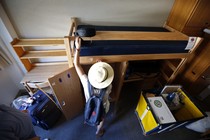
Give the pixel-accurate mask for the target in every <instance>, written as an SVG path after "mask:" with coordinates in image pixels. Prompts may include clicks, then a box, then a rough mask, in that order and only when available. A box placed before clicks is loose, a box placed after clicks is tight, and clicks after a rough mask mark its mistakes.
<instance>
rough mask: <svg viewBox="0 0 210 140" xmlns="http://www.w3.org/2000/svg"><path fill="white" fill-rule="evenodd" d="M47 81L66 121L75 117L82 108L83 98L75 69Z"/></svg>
mask: <svg viewBox="0 0 210 140" xmlns="http://www.w3.org/2000/svg"><path fill="white" fill-rule="evenodd" d="M48 81H49V84H50V86H51V88H52V90H53V92H54V94H55V96H56V98H57V100H58V102H59V105H60V107H61V109H62V111H63V114H64V116H65V117H66V119H72V118H73V117H75V116H77V115H78V114H79V113H80V112H81V111H82V110H83V108H84V96H83V93H82V90H81V84H80V79H79V77H78V75H77V73H76V70H75V68H74V67H72V68H69V69H67V70H66V71H64V72H62V73H60V74H57V75H55V76H53V77H51V78H49V79H48Z"/></svg>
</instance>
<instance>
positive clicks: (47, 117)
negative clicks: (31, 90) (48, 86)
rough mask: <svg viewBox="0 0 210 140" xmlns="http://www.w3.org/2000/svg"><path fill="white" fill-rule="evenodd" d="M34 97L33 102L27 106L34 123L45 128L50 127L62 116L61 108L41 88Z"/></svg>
mask: <svg viewBox="0 0 210 140" xmlns="http://www.w3.org/2000/svg"><path fill="white" fill-rule="evenodd" d="M33 98H34V102H33V104H32V105H31V106H28V108H27V110H28V113H29V114H30V116H31V118H32V123H33V124H34V125H36V126H39V127H41V128H43V129H46V130H48V129H50V128H51V127H52V126H53V125H54V124H55V123H56V122H57V121H58V119H59V118H60V116H61V111H60V109H59V108H58V107H57V106H56V105H55V104H54V103H53V102H52V101H51V100H50V99H49V98H48V97H47V96H46V95H45V94H44V93H43V92H42V91H41V90H38V91H37V92H36V93H35V94H34V95H33Z"/></svg>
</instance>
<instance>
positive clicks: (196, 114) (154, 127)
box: [135, 85, 206, 135]
mask: <svg viewBox="0 0 210 140" xmlns="http://www.w3.org/2000/svg"><path fill="white" fill-rule="evenodd" d="M171 92H179V94H180V95H181V96H182V97H183V98H182V99H183V100H182V102H183V105H182V106H181V107H180V108H179V109H177V110H176V111H173V112H172V111H170V109H169V108H168V107H167V105H166V106H164V105H165V104H166V103H164V101H165V98H164V96H163V95H166V94H169V93H171ZM156 97H159V98H157V99H161V98H163V100H161V102H162V103H161V102H159V101H158V102H156V103H158V104H156V105H159V107H160V106H161V107H163V106H164V107H165V110H166V115H169V116H170V115H171V114H172V115H173V116H172V117H174V119H175V120H174V121H172V120H173V119H172V120H171V119H169V121H168V122H167V121H165V122H164V123H163V121H161V119H164V116H161V117H160V116H159V115H158V113H157V110H155V108H154V105H152V104H151V101H150V99H151V97H147V96H146V93H143V92H142V93H141V95H140V98H139V102H138V104H137V107H136V111H135V112H136V115H137V117H138V119H139V122H140V124H141V127H142V130H143V133H144V135H151V134H157V133H161V132H165V131H172V130H174V129H176V128H178V127H181V126H184V125H186V124H189V123H191V122H194V121H197V120H199V119H202V118H203V117H205V116H206V114H205V113H204V112H203V111H202V110H201V109H200V108H198V107H197V106H196V105H195V103H194V102H193V101H192V100H191V99H190V98H189V96H187V95H186V93H185V92H183V90H182V89H181V86H173V85H170V86H165V87H164V88H163V90H162V91H161V93H160V95H159V96H156ZM156 97H155V100H154V101H157V100H156ZM160 97H161V98H160ZM167 108H168V109H167ZM161 111H162V110H161ZM167 111H170V112H167ZM163 114H164V113H161V115H163ZM164 115H165V114H164ZM166 118H167V117H166Z"/></svg>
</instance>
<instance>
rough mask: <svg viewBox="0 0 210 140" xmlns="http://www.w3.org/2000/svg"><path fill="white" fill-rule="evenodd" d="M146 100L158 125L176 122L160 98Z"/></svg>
mask: <svg viewBox="0 0 210 140" xmlns="http://www.w3.org/2000/svg"><path fill="white" fill-rule="evenodd" d="M148 100H149V103H150V106H151V108H152V110H153V112H154V113H155V115H156V117H157V118H158V121H159V123H160V124H165V123H172V122H176V120H175V118H174V116H173V114H172V113H171V111H170V110H169V108H168V106H167V105H166V103H165V101H164V100H163V98H162V97H148Z"/></svg>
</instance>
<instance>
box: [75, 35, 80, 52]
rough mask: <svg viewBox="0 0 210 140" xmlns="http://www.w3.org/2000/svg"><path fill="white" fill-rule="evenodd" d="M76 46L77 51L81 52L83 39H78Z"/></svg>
mask: <svg viewBox="0 0 210 140" xmlns="http://www.w3.org/2000/svg"><path fill="white" fill-rule="evenodd" d="M75 46H76V49H77V50H80V48H81V38H80V37H76V39H75Z"/></svg>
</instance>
